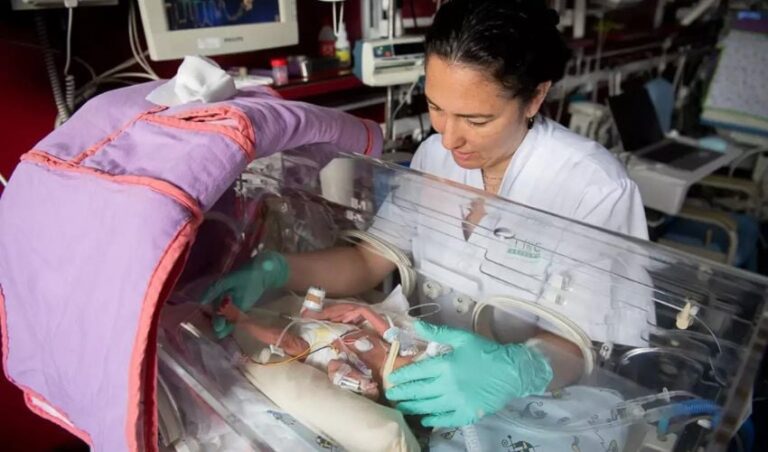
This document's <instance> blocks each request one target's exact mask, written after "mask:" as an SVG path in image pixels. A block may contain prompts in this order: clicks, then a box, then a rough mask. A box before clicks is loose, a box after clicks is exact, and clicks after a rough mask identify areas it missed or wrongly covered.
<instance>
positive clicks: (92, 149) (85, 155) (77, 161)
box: [69, 106, 167, 165]
mask: <svg viewBox="0 0 768 452" xmlns="http://www.w3.org/2000/svg"><path fill="white" fill-rule="evenodd" d="M166 108H167V107H163V106H158V107H153V108H151V109H150V110H147V111H145V112H142V113H139V115H138V116H136V117H135V118H133V119H131V120H130V121H128V122H127V123H126V124H125V125H123V126H122V127H120V128H119V129H117V130H116V131H114V132H112V133H111V134H109V135H107V137H106V138H104V139H103V140H101V141H99V142H98V143H96V144H94V145H93V146H91V147H89V148H88V149H86V150H84V151H83V152H81V153H79V154H77V155H76V156H75V157H74V158H72V159H71V160H70V161H69V162H70V163H72V164H75V165H79V164H81V163H82V162H83V160H85V159H87V158H88V157H90V156H92V155H93V154H95V153H97V152H99V151H100V150H101V149H102V148H104V146H106V145H107V144H109V143H110V142H112V141H113V140H115V139H116V138H117V137H118V136H120V134H122V133H123V132H125V131H126V130H127V129H128V128H129V127H131V126H132V125H133V124H134V123H135V122H136V121H138V120H139V119H141V118H142V117H144V116H146V115H151V114H154V113H158V112H161V111H163V110H165V109H166Z"/></svg>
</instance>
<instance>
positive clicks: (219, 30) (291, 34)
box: [139, 0, 299, 61]
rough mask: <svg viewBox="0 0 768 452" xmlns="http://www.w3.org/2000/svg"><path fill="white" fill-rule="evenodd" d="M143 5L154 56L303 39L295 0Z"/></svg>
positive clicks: (146, 0)
mask: <svg viewBox="0 0 768 452" xmlns="http://www.w3.org/2000/svg"><path fill="white" fill-rule="evenodd" d="M139 8H140V11H141V19H142V24H143V26H144V31H145V35H146V39H147V44H148V46H149V56H150V57H152V59H153V60H155V61H158V60H172V59H177V58H183V57H185V56H186V55H223V54H228V53H238V52H248V51H252V50H261V49H269V48H273V47H284V46H290V45H294V44H298V42H299V26H298V22H297V18H296V0H217V1H208V0H139Z"/></svg>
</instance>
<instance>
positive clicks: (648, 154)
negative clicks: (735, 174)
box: [608, 88, 723, 171]
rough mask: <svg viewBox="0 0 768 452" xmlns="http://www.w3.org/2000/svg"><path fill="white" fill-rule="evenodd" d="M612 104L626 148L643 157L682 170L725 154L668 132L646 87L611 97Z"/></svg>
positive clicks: (700, 164)
mask: <svg viewBox="0 0 768 452" xmlns="http://www.w3.org/2000/svg"><path fill="white" fill-rule="evenodd" d="M608 104H609V106H610V109H611V113H612V114H613V119H614V121H615V122H616V127H617V128H618V130H619V136H620V137H621V142H622V144H623V145H624V150H626V151H628V152H631V153H632V154H634V155H635V156H637V157H639V158H642V159H643V160H647V161H652V162H656V163H662V164H665V165H667V166H670V167H672V168H675V169H678V170H683V171H696V170H697V169H699V168H701V167H702V166H704V165H707V164H708V163H711V162H712V161H714V160H717V159H718V158H720V157H722V156H723V154H722V153H721V152H717V151H712V150H709V149H702V148H700V147H697V146H694V145H690V144H686V143H683V142H682V141H678V140H675V139H674V138H668V137H666V136H664V132H663V131H662V130H661V125H660V124H659V119H658V117H657V116H656V110H655V109H654V107H653V102H652V101H651V97H650V95H649V94H648V91H646V90H645V88H638V89H633V90H631V91H626V92H624V93H622V94H620V95H618V96H613V97H610V98H609V99H608Z"/></svg>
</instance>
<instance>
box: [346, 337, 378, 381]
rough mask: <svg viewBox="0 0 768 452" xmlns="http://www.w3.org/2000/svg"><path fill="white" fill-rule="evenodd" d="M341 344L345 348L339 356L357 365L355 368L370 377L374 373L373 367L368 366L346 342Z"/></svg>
mask: <svg viewBox="0 0 768 452" xmlns="http://www.w3.org/2000/svg"><path fill="white" fill-rule="evenodd" d="M341 346H342V347H344V350H343V351H342V352H341V353H339V358H341V359H343V360H344V361H348V362H350V363H352V365H353V366H355V369H357V370H359V371H360V372H362V373H363V375H365V376H366V377H369V378H370V377H371V376H372V375H373V372H372V371H371V369H370V368H369V367H368V366H366V365H365V363H364V362H363V361H362V360H361V359H360V358H359V357H358V356H357V354H355V352H353V351H352V350H350V349H349V347H347V346H346V345H345V344H344V343H342V344H341Z"/></svg>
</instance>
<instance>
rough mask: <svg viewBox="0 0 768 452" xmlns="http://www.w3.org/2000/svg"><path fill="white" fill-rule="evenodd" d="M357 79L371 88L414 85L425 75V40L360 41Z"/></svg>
mask: <svg viewBox="0 0 768 452" xmlns="http://www.w3.org/2000/svg"><path fill="white" fill-rule="evenodd" d="M355 75H356V76H357V78H359V79H360V80H362V82H363V83H364V84H366V85H368V86H393V85H405V84H408V83H413V82H415V81H416V80H418V79H419V77H421V76H422V75H424V37H423V36H404V37H400V38H392V39H374V40H368V41H358V42H357V43H356V44H355Z"/></svg>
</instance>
